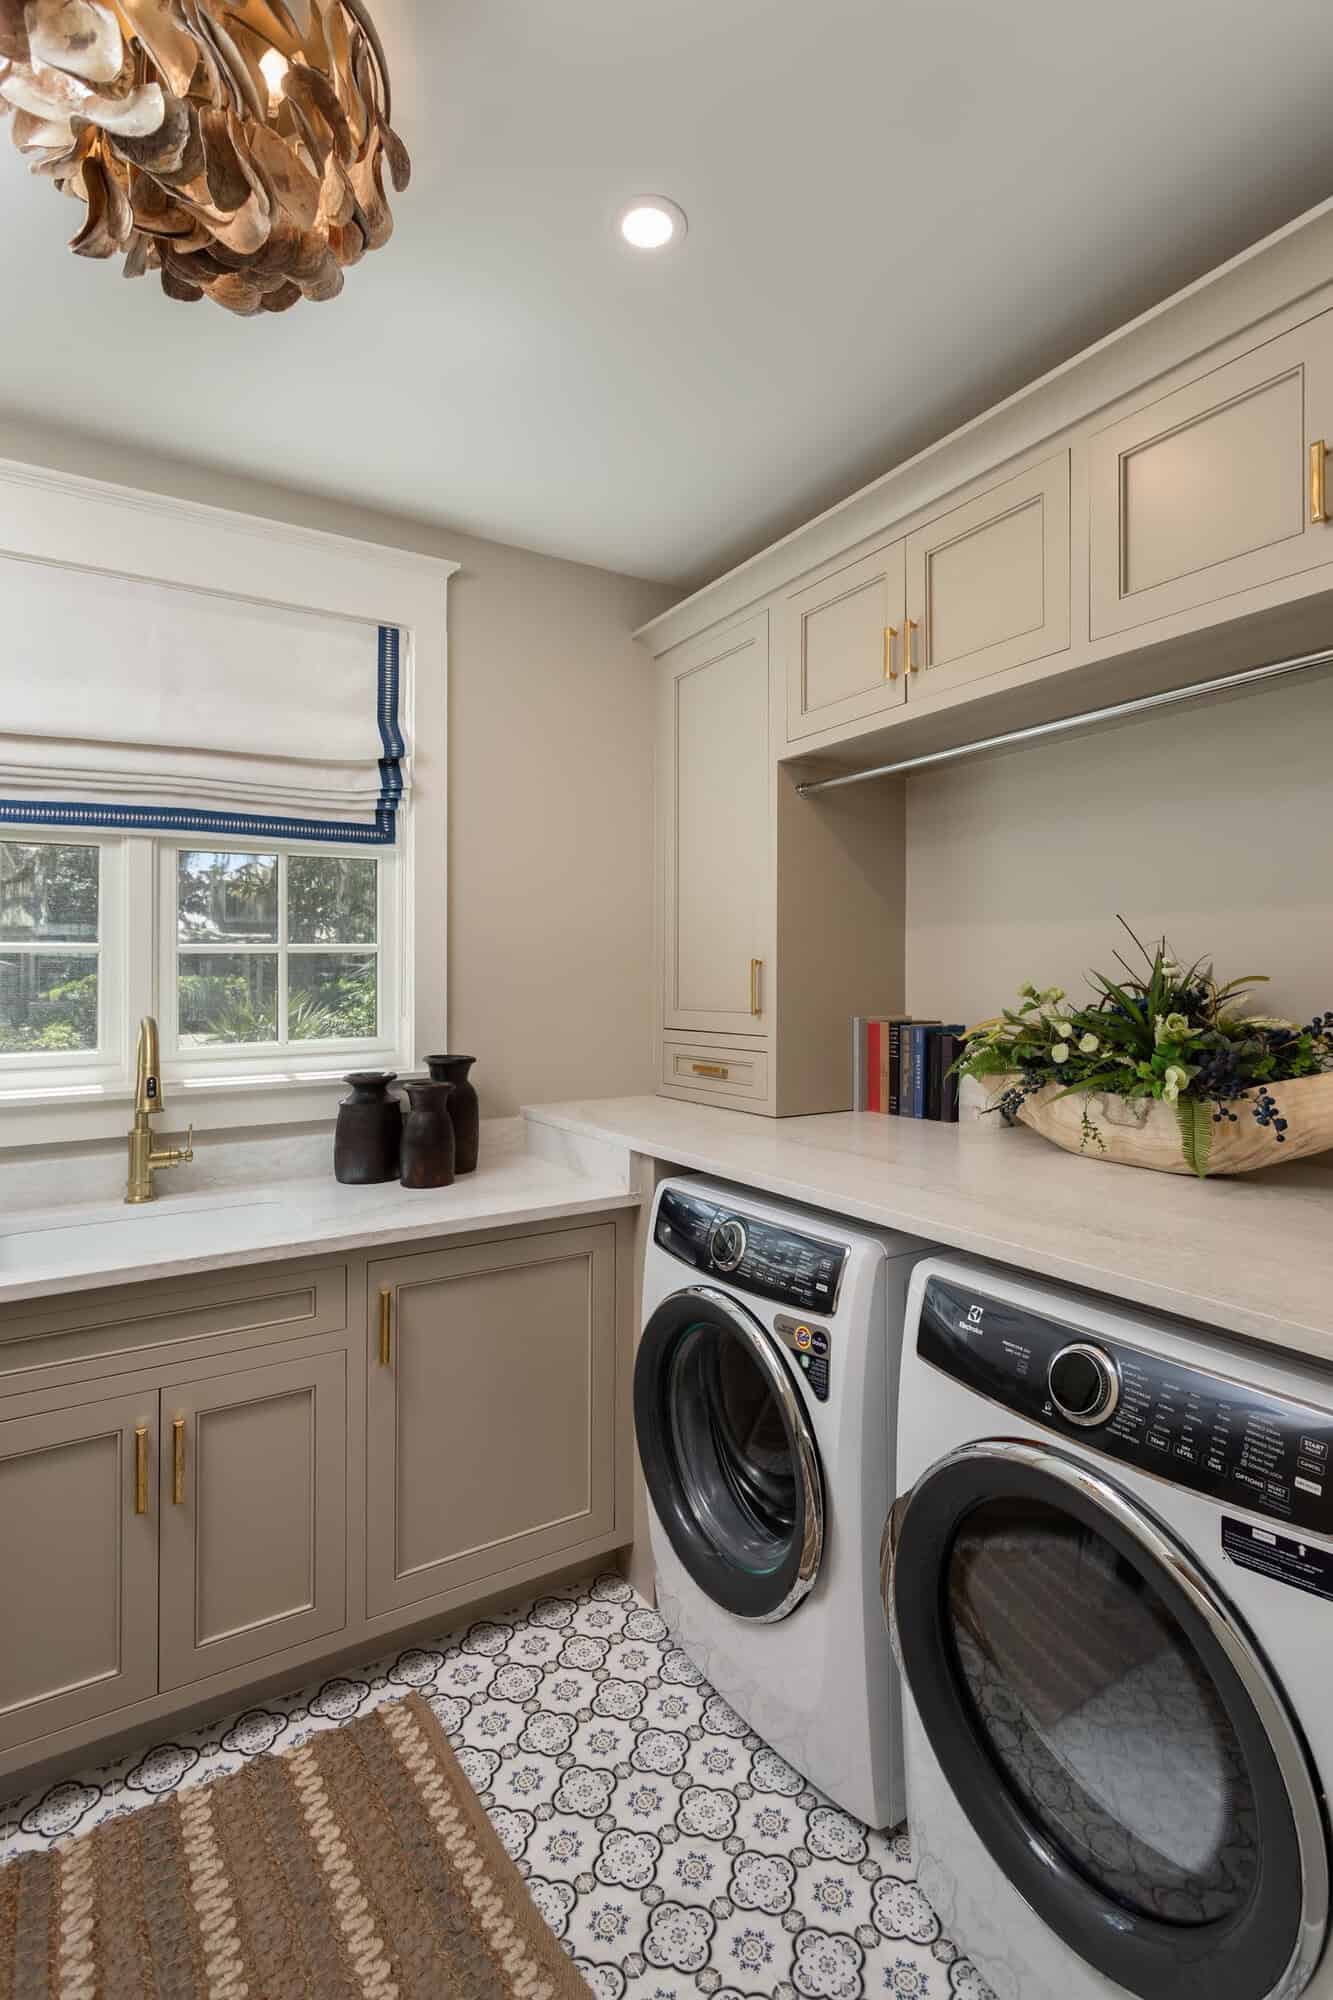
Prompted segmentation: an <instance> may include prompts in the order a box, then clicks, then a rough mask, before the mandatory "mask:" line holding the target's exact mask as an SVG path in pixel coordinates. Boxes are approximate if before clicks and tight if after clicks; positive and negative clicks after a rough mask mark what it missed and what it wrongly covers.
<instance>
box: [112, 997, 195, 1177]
mask: <svg viewBox="0 0 1333 2000" xmlns="http://www.w3.org/2000/svg"><path fill="white" fill-rule="evenodd" d="M161 1109H162V1069H161V1056H160V1054H159V1043H158V1033H157V1022H156V1021H155V1020H154V1019H153V1017H152V1015H151V1014H145V1015H144V1017H143V1019H142V1021H140V1023H139V1041H138V1045H137V1047H136V1049H135V1056H134V1123H133V1125H132V1126H131V1127H130V1135H129V1144H130V1167H129V1176H128V1179H127V1181H126V1184H125V1199H126V1201H127V1202H141V1201H156V1200H157V1188H156V1187H155V1185H154V1183H153V1175H154V1174H155V1173H156V1172H157V1171H158V1170H159V1169H160V1168H162V1167H183V1166H187V1165H188V1164H189V1162H190V1161H191V1160H192V1159H193V1158H194V1126H193V1125H191V1127H190V1129H189V1131H188V1132H187V1134H186V1136H185V1144H184V1145H183V1146H167V1147H164V1148H162V1149H161V1150H160V1151H159V1150H156V1149H155V1148H154V1146H153V1128H152V1125H151V1124H150V1123H149V1120H150V1119H151V1118H152V1117H153V1116H154V1114H155V1113H156V1112H159V1111H160V1110H161Z"/></svg>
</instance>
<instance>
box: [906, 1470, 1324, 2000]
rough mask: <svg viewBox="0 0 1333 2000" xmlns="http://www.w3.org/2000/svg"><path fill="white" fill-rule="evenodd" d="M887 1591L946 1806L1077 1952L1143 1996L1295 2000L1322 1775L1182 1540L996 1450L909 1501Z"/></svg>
mask: <svg viewBox="0 0 1333 2000" xmlns="http://www.w3.org/2000/svg"><path fill="white" fill-rule="evenodd" d="M895 1517H896V1518H895ZM884 1574H885V1604H886V1609H888V1610H889V1611H890V1614H891V1622H892V1624H893V1627H894V1637H895V1644H896V1647H897V1650H898V1654H899V1658H900V1660H901V1662H902V1666H903V1671H904V1673H905V1675H906V1677H907V1682H908V1686H909V1688H910V1690H911V1694H912V1698H913V1701H914V1702H915V1704H916V1708H917V1711H918V1714H919V1715H920V1718H921V1722H922V1725H923V1727H924V1729H925V1732H926V1734H927V1736H928V1737H929V1739H930V1745H931V1748H932V1750H933V1751H934V1753H935V1756H936V1758H937V1760H938V1762H939V1764H940V1767H941V1769H942V1770H943V1772H944V1775H945V1777H946V1778H947V1779H948V1782H949V1785H950V1787H951V1789H952V1791H953V1793H954V1796H955V1798H956V1799H957V1801H958V1803H959V1805H960V1806H961V1808H962V1810H963V1811H964V1812H965V1813H966V1814H967V1816H968V1818H969V1819H970V1820H971V1822H972V1825H973V1827H974V1828H975V1829H976V1832H977V1833H978V1835H979V1836H980V1838H981V1839H982V1841H983V1842H984V1843H985V1846H986V1847H987V1849H988V1850H989V1852H990V1854H991V1856H992V1858H993V1860H994V1861H995V1862H996V1863H997V1864H998V1866H999V1867H1000V1868H1001V1869H1002V1870H1003V1872H1004V1874H1005V1875H1006V1876H1007V1877H1008V1879H1009V1881H1010V1882H1011V1883H1012V1884H1013V1886H1014V1887H1015V1889H1017V1891H1018V1892H1019V1894H1020V1895H1021V1896H1022V1897H1023V1898H1024V1899H1025V1901H1026V1902H1027V1903H1028V1904H1030V1906H1031V1907H1032V1908H1033V1909H1034V1910H1035V1911H1036V1912H1037V1914H1038V1915H1039V1916H1040V1917H1041V1918H1042V1919H1043V1920H1044V1921H1045V1922H1046V1923H1047V1924H1048V1925H1049V1926H1050V1928H1051V1929H1052V1930H1053V1931H1055V1932H1056V1933H1057V1935H1058V1936H1060V1937H1061V1938H1063V1939H1064V1941H1065V1943H1066V1944H1067V1945H1069V1947H1070V1948H1071V1950H1073V1951H1075V1952H1077V1953H1078V1954H1079V1955H1080V1957H1082V1958H1083V1959H1085V1960H1086V1961H1087V1963H1088V1964H1089V1965H1091V1966H1093V1967H1094V1968H1095V1970H1096V1971H1098V1972H1100V1973H1101V1974H1103V1976H1104V1977H1105V1978H1107V1979H1109V1980H1113V1981H1114V1982H1115V1983H1116V1984H1117V1985H1118V1986H1121V1987H1123V1988H1124V1989H1125V1990H1126V1991H1127V1992H1129V1993H1133V1994H1137V1995H1139V1996H1141V2000H1218V1996H1219V1995H1223V1994H1224V1995H1225V1996H1226V2000H1292V1996H1294V1995H1296V1994H1298V1993H1300V1992H1301V1990H1302V1989H1303V1987H1304V1986H1305V1985H1306V1983H1307V1981H1308V1980H1309V1978H1310V1975H1311V1973H1312V1971H1313V1969H1314V1965H1315V1963H1316V1961H1317V1959H1318V1957H1319V1953H1320V1950H1321V1949H1322V1946H1323V1940H1324V1932H1325V1927H1326V1923H1327V1915H1328V1859H1327V1848H1326V1843H1325V1835H1324V1827H1323V1820H1322V1816H1321V1813H1320V1807H1319V1801H1318V1797H1317V1794H1316V1791H1315V1787H1314V1784H1313V1782H1312V1778H1311V1773H1310V1768H1309V1762H1308V1758H1307V1755H1306V1752H1305V1749H1304V1746H1303V1744H1302V1741H1301V1738H1300V1734H1299V1731H1298V1730H1297V1727H1296V1725H1295V1723H1294V1722H1293V1720H1292V1718H1291V1715H1290V1713H1289V1711H1288V1709H1287V1706H1286V1703H1285V1702H1284V1700H1283V1699H1282V1697H1281V1695H1280V1693H1279V1692H1278V1690H1277V1687H1276V1686H1275V1684H1274V1681H1273V1679H1272V1676H1271V1674H1270V1673H1269V1671H1268V1669H1267V1667H1266V1666H1265V1664H1264V1662H1263V1660H1262V1658H1261V1657H1260V1655H1259V1652H1258V1650H1257V1648H1256V1646H1255V1644H1254V1642H1253V1640H1252V1639H1251V1638H1250V1636H1249V1634H1248V1633H1247V1632H1246V1631H1245V1629H1244V1628H1243V1627H1242V1626H1241V1624H1240V1622H1239V1620H1238V1618H1237V1616H1236V1614H1235V1613H1234V1612H1233V1611H1232V1610H1231V1609H1230V1607H1229V1606H1228V1605H1227V1604H1226V1602H1225V1601H1224V1600H1223V1599H1222V1598H1221V1597H1220V1596H1219V1595H1218V1594H1217V1592H1216V1590H1215V1589H1214V1587H1213V1585H1212V1583H1211V1582H1210V1580H1209V1579H1208V1577H1207V1576H1206V1575H1205V1574H1204V1573H1203V1571H1202V1570H1201V1569H1200V1568H1199V1567H1198V1565H1197V1564H1196V1563H1195V1562H1193V1560H1192V1559H1191V1557H1190V1556H1189V1554H1188V1552H1187V1551H1186V1550H1185V1549H1184V1548H1183V1547H1182V1546H1181V1544H1180V1543H1178V1542H1177V1541H1175V1539H1174V1538H1173V1537H1172V1536H1170V1535H1169V1534H1168V1533H1167V1532H1166V1530H1165V1529H1164V1528H1163V1527H1162V1526H1160V1525H1159V1524H1158V1523H1157V1522H1156V1521H1155V1520H1153V1519H1152V1518H1151V1517H1150V1516H1149V1515H1148V1514H1146V1513H1145V1512H1144V1511H1143V1510H1142V1509H1141V1508H1140V1507H1139V1506H1138V1504H1137V1503H1136V1502H1135V1501H1134V1500H1133V1499H1131V1498H1130V1496H1129V1495H1128V1494H1126V1493H1125V1492H1123V1491H1122V1490H1121V1488H1119V1487H1118V1486H1115V1485H1113V1484H1112V1483H1111V1482H1109V1481H1107V1480H1104V1479H1103V1478H1101V1476H1100V1475H1099V1474H1098V1473H1097V1472H1096V1471H1095V1470H1094V1469H1093V1468H1092V1467H1090V1466H1088V1465H1087V1464H1085V1463H1083V1462H1080V1461H1079V1460H1077V1459H1073V1458H1069V1457H1067V1456H1066V1455H1065V1454H1064V1453H1062V1452H1058V1451H1054V1450H1050V1449H1048V1448H1045V1447H1039V1446H1034V1445H1028V1444H1024V1443H1021V1442H1017V1441H1010V1440H997V1441H995V1442H992V1443H985V1444H976V1445H969V1446H967V1447H965V1448H964V1449H963V1450H961V1451H958V1452H955V1453H953V1454H952V1455H951V1456H950V1457H949V1458H946V1459H943V1460H941V1462H940V1463H939V1464H938V1465H936V1466H935V1467H933V1468H932V1470H931V1471H930V1472H928V1473H927V1474H926V1475H925V1477H924V1478H923V1479H921V1480H920V1481H919V1482H918V1484H917V1485H916V1487H915V1488H914V1489H913V1491H912V1493H911V1494H910V1495H909V1496H908V1497H907V1498H906V1499H905V1500H900V1501H899V1502H898V1503H897V1506H896V1508H895V1510H894V1516H891V1517H890V1524H889V1528H888V1530H887V1531H886V1548H885V1559H884ZM1300 1609H1301V1607H1299V1606H1298V1607H1297V1610H1300ZM1313 1609H1314V1608H1313V1606H1311V1607H1310V1610H1311V1611H1312V1612H1313Z"/></svg>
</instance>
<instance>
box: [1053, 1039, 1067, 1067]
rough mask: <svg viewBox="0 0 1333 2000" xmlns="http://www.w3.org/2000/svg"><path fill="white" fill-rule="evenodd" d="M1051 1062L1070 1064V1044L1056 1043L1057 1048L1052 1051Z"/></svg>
mask: <svg viewBox="0 0 1333 2000" xmlns="http://www.w3.org/2000/svg"><path fill="white" fill-rule="evenodd" d="M1051 1061H1052V1062H1058V1063H1062V1062H1068V1061H1069V1044H1068V1042H1057V1043H1056V1045H1055V1047H1054V1048H1053V1049H1052V1050H1051Z"/></svg>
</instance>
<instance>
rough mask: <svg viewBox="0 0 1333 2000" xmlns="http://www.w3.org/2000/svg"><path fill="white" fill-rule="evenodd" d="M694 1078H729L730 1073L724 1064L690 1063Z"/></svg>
mask: <svg viewBox="0 0 1333 2000" xmlns="http://www.w3.org/2000/svg"><path fill="white" fill-rule="evenodd" d="M690 1067H691V1069H693V1071H694V1074H695V1075H696V1076H729V1075H730V1074H731V1072H730V1071H729V1070H728V1068H727V1065H726V1064H725V1063H691V1065H690Z"/></svg>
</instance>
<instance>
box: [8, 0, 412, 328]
mask: <svg viewBox="0 0 1333 2000" xmlns="http://www.w3.org/2000/svg"><path fill="white" fill-rule="evenodd" d="M295 4H296V5H297V7H298V9H299V11H300V13H301V15H302V18H303V20H304V25H302V24H301V22H298V20H297V19H296V18H295V16H294V14H293V13H292V12H291V11H289V9H288V7H287V5H286V4H284V0H0V113H5V112H12V118H13V125H12V129H13V138H14V144H15V145H16V146H17V147H18V150H19V152H20V153H22V154H23V155H24V157H25V158H26V159H27V160H28V161H29V162H30V163H31V168H32V171H33V173H35V174H44V175H46V176H47V177H48V178H50V179H51V180H53V181H54V182H55V184H56V186H57V187H58V188H59V189H60V190H61V192H62V193H63V194H68V195H72V196H74V197H75V198H76V199H77V200H79V201H81V202H83V204H84V206H85V209H86V211H87V212H86V214H85V217H84V221H83V226H82V228H81V229H80V230H79V232H78V234H77V235H76V236H75V237H74V239H73V241H72V242H71V244H70V248H71V250H74V251H76V252H77V253H78V255H79V256H81V257H111V256H114V255H115V254H116V253H117V252H118V251H123V252H124V256H125V266H124V269H125V275H126V277H140V276H142V275H143V273H144V272H146V271H154V270H155V271H159V272H160V273H161V280H162V289H163V291H164V292H165V293H166V294H167V296H168V298H172V299H181V300H189V301H193V300H196V299H201V298H204V297H208V298H211V299H213V300H214V301H215V303H216V304H218V305H220V306H225V307H226V308H227V310H228V311H229V312H234V313H240V314H242V315H245V316H248V315H250V314H253V313H259V312H286V310H287V309H288V307H289V306H294V305H296V304H297V302H298V300H300V299H332V298H336V297H337V295H338V293H339V292H340V291H341V290H342V287H343V271H344V270H345V269H346V267H347V266H348V265H349V264H355V263H357V262H358V261H359V260H360V258H362V257H363V256H364V255H365V253H366V251H367V250H378V248H379V247H380V245H381V244H382V243H385V242H387V240H388V238H389V236H390V235H391V233H392V230H393V217H392V215H391V214H390V211H389V204H388V201H387V199H386V196H385V191H384V168H385V166H386V164H387V166H388V170H389V177H390V179H391V181H392V183H393V186H394V188H395V189H396V190H397V191H398V192H399V193H401V192H402V190H403V189H404V188H405V187H406V186H407V183H408V178H409V175H410V172H411V165H410V162H409V160H408V156H407V149H406V147H405V146H404V145H403V142H402V140H401V139H400V138H399V137H398V136H397V134H396V133H395V132H394V131H393V129H392V127H391V125H390V123H389V118H390V112H391V98H390V88H389V70H388V64H387V62H386V61H385V56H384V48H383V44H382V43H381V41H380V38H379V35H378V33H377V32H376V29H375V24H374V22H373V21H372V20H371V18H370V15H369V14H368V13H367V11H366V8H365V5H364V4H363V0H295Z"/></svg>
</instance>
